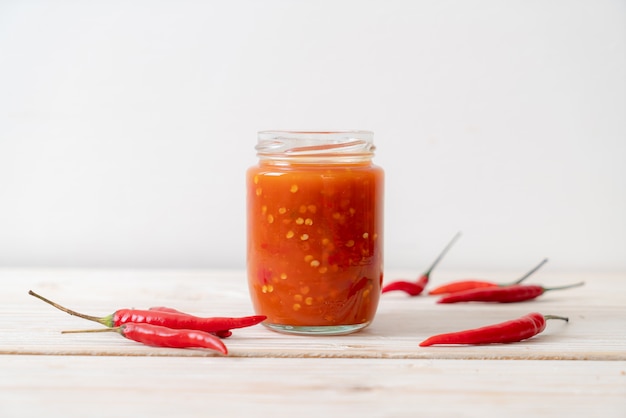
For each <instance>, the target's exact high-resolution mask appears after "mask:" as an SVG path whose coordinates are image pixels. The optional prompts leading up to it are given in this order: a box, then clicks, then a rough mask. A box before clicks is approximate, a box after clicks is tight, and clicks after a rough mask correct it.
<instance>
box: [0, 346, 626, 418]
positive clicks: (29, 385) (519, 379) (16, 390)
mask: <svg viewBox="0 0 626 418" xmlns="http://www.w3.org/2000/svg"><path fill="white" fill-rule="evenodd" d="M0 369H1V370H2V373H1V374H0V416H3V417H24V418H26V417H37V418H39V417H49V418H55V417H80V418H82V417H86V416H88V417H90V418H99V417H105V418H109V417H112V416H114V417H133V418H135V417H148V416H171V417H191V416H195V417H200V416H211V417H213V416H214V417H224V416H225V417H250V416H261V417H263V416H274V417H294V416H297V417H303V418H306V417H320V416H339V417H341V416H367V417H409V416H410V417H415V416H425V417H433V416H437V417H454V418H456V417H459V416H463V417H468V418H472V417H476V418H489V417H501V416H507V417H523V418H527V417H559V418H560V417H591V416H600V417H603V418H623V417H624V416H626V362H624V361H608V362H606V361H599V362H585V361H566V360H562V361H550V360H544V361H532V360H529V361H514V360H500V361H484V360H475V361H459V360H420V359H297V358H285V359H276V358H243V359H242V358H183V357H174V358H163V357H160V358H154V357H135V358H128V357H92V356H71V357H67V356H21V355H20V356H6V355H5V356H0Z"/></svg>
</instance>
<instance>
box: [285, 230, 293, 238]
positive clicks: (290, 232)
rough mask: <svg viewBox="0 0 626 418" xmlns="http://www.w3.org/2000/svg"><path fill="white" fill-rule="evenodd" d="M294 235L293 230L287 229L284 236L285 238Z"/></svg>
mask: <svg viewBox="0 0 626 418" xmlns="http://www.w3.org/2000/svg"><path fill="white" fill-rule="evenodd" d="M294 235H295V233H294V232H293V231H288V232H287V233H286V234H285V237H287V238H293V236H294Z"/></svg>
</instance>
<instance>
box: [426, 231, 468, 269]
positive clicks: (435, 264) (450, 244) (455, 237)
mask: <svg viewBox="0 0 626 418" xmlns="http://www.w3.org/2000/svg"><path fill="white" fill-rule="evenodd" d="M460 237H461V232H460V231H459V232H457V233H456V235H455V236H454V238H452V240H450V242H449V243H448V245H446V247H445V248H444V249H443V251H441V253H439V256H438V257H437V258H436V259H435V261H433V264H431V266H430V267H429V268H428V270H426V272H425V273H424V274H423V276H426V277H428V276H429V275H430V273H431V272H432V271H433V269H434V268H435V267H437V264H439V262H440V261H441V259H442V258H443V256H444V255H446V253H447V252H448V250H449V249H450V247H452V244H454V243H455V242H456V240H458V239H459V238H460Z"/></svg>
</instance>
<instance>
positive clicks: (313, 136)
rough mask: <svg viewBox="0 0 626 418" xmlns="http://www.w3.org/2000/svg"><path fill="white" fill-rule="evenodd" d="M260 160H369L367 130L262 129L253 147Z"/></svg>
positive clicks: (371, 135)
mask: <svg viewBox="0 0 626 418" xmlns="http://www.w3.org/2000/svg"><path fill="white" fill-rule="evenodd" d="M256 150H257V155H258V156H259V159H261V160H269V161H273V162H276V163H280V162H284V163H287V162H293V161H297V162H299V163H321V162H324V163H333V162H338V163H346V162H348V163H349V162H353V163H356V162H364V161H369V160H371V158H372V156H373V155H374V150H375V146H374V133H373V132H370V131H325V132H324V131H319V132H312V131H261V132H259V133H258V143H257V146H256Z"/></svg>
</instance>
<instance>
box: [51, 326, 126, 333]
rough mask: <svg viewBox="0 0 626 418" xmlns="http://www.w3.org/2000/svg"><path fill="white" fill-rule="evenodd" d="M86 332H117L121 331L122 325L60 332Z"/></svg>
mask: <svg viewBox="0 0 626 418" xmlns="http://www.w3.org/2000/svg"><path fill="white" fill-rule="evenodd" d="M87 332H117V333H118V334H121V333H122V327H113V328H99V329H70V330H65V331H61V334H82V333H87Z"/></svg>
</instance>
